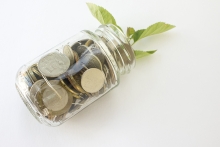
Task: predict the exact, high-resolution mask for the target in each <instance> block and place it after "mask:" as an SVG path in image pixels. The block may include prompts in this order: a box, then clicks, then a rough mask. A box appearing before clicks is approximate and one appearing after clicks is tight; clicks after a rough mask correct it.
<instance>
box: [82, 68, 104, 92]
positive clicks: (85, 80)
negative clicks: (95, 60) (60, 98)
mask: <svg viewBox="0 0 220 147" xmlns="http://www.w3.org/2000/svg"><path fill="white" fill-rule="evenodd" d="M104 82H105V74H104V73H103V71H101V70H99V69H97V68H90V69H88V70H86V71H85V72H84V73H83V75H82V79H81V85H82V88H83V89H84V90H85V91H87V92H89V93H96V92H98V91H99V90H100V89H101V88H102V87H103V85H104Z"/></svg>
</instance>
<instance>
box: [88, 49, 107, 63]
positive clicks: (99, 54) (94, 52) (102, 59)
mask: <svg viewBox="0 0 220 147" xmlns="http://www.w3.org/2000/svg"><path fill="white" fill-rule="evenodd" d="M91 51H92V53H93V54H94V55H95V56H96V57H98V58H99V60H100V62H101V63H102V64H104V62H105V56H104V55H103V54H102V52H101V50H100V49H99V48H98V47H96V46H94V47H92V49H91Z"/></svg>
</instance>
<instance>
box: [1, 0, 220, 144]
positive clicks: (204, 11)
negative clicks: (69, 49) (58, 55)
mask: <svg viewBox="0 0 220 147" xmlns="http://www.w3.org/2000/svg"><path fill="white" fill-rule="evenodd" d="M91 2H93V3H96V4H98V5H101V6H103V7H104V8H106V9H107V10H109V11H110V12H111V13H112V14H113V16H115V19H116V20H117V23H118V24H119V25H120V26H121V27H122V28H124V30H125V29H126V27H127V26H132V27H134V28H135V29H136V30H137V29H143V28H146V27H147V26H149V25H151V24H153V23H155V22H158V21H164V22H167V23H170V24H173V25H176V28H175V29H173V30H171V31H169V32H166V33H164V34H161V35H155V36H152V37H149V38H147V39H143V40H142V41H140V42H139V43H137V44H135V46H134V48H135V49H141V50H154V49H158V51H157V52H156V53H155V54H154V55H152V56H149V57H146V58H144V59H140V60H138V61H137V64H136V67H135V68H134V69H133V70H132V72H131V73H130V74H128V75H125V76H123V77H121V84H120V85H119V86H118V87H117V88H115V89H114V90H112V91H111V92H110V93H108V94H106V95H105V96H104V97H103V98H101V99H100V100H98V101H96V102H95V103H93V104H92V105H90V106H89V107H87V108H86V109H84V110H83V111H81V112H80V113H79V114H78V115H76V116H75V117H74V118H72V119H70V120H69V121H67V122H66V123H64V124H63V125H61V126H59V127H54V128H53V127H47V126H44V125H41V124H40V123H38V122H37V121H36V120H35V118H34V117H33V116H32V115H31V113H30V112H29V111H28V109H27V108H26V107H25V105H24V104H23V102H22V100H21V98H20V97H19V95H18V93H17V91H16V89H15V84H14V81H15V75H16V72H17V70H18V69H19V67H20V66H21V65H23V64H25V63H27V62H28V61H30V60H31V59H33V58H35V57H36V56H38V55H39V54H41V53H43V52H45V51H47V50H48V49H50V48H51V47H53V46H55V45H57V44H58V43H60V42H62V41H64V40H65V39H67V38H69V37H70V36H72V35H74V34H76V33H77V32H79V31H80V30H84V29H88V30H92V31H94V30H95V29H96V28H97V27H98V26H99V22H98V21H97V20H96V19H95V18H93V16H92V15H91V13H90V12H89V10H88V8H87V6H86V4H85V1H83V0H79V1H75V0H62V1H61V0H60V1H58V0H37V1H33V0H32V1H30V0H4V1H3V0H1V3H0V50H1V54H0V66H1V72H0V76H1V84H0V89H1V97H0V100H1V101H0V146H1V147H13V146H19V147H46V146H50V147H61V146H62V147H99V146H105V147H116V146H119V147H122V146H126V147H133V146H137V147H219V146H220V1H218V0H194V1H192V0H184V1H177V0H166V1H164V0H134V1H131V0H130V1H129V0H93V1H92V0H91Z"/></svg>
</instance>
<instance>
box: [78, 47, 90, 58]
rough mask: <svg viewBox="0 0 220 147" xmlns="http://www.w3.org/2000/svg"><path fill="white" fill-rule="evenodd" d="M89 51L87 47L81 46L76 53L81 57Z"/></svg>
mask: <svg viewBox="0 0 220 147" xmlns="http://www.w3.org/2000/svg"><path fill="white" fill-rule="evenodd" d="M87 50H88V48H87V46H85V45H79V46H78V47H77V48H76V49H75V51H76V52H77V53H78V55H79V57H80V56H81V55H82V54H83V53H84V52H86V51H87Z"/></svg>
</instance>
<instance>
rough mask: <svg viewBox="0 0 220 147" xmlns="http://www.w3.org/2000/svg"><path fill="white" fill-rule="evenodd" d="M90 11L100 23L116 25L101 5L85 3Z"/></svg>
mask: <svg viewBox="0 0 220 147" xmlns="http://www.w3.org/2000/svg"><path fill="white" fill-rule="evenodd" d="M86 4H87V6H88V7H89V10H90V11H91V13H92V15H93V16H94V17H95V18H96V19H97V20H98V21H99V22H100V23H101V24H109V23H110V24H114V25H116V26H117V24H116V21H115V19H114V17H113V16H112V14H111V13H109V12H108V11H107V10H106V9H104V8H103V7H101V6H98V5H95V4H93V3H86Z"/></svg>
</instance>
